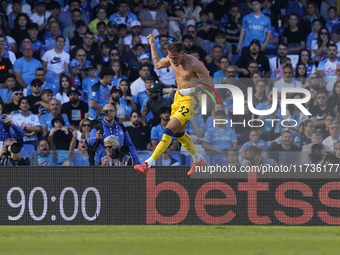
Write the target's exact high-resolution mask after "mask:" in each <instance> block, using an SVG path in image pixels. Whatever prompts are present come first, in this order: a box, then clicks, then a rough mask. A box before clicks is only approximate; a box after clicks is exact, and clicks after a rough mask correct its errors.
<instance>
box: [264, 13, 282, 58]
mask: <svg viewBox="0 0 340 255" xmlns="http://www.w3.org/2000/svg"><path fill="white" fill-rule="evenodd" d="M262 13H263V14H264V15H266V16H267V17H268V18H270V19H271V16H272V12H271V10H269V9H264V10H263V11H262ZM270 31H271V32H272V34H271V38H270V40H269V43H268V45H267V49H266V52H265V53H266V55H275V54H276V49H277V47H278V43H279V37H280V34H279V30H278V29H277V28H276V27H275V26H273V25H272V26H271V27H270Z"/></svg>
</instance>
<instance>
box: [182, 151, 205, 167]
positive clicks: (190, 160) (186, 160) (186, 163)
mask: <svg viewBox="0 0 340 255" xmlns="http://www.w3.org/2000/svg"><path fill="white" fill-rule="evenodd" d="M202 156H203V158H204V159H205V160H206V161H207V166H211V159H210V155H208V154H203V155H202ZM191 162H192V158H191V155H187V156H186V159H185V165H186V166H190V165H191Z"/></svg>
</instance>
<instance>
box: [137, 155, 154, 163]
mask: <svg viewBox="0 0 340 255" xmlns="http://www.w3.org/2000/svg"><path fill="white" fill-rule="evenodd" d="M137 156H138V160H139V163H143V162H144V161H145V160H147V159H148V158H150V156H151V153H147V152H139V153H138V152H137Z"/></svg>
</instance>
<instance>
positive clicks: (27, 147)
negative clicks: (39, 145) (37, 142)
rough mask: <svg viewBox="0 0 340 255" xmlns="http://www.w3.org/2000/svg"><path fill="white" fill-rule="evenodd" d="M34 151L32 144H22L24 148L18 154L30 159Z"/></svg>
mask: <svg viewBox="0 0 340 255" xmlns="http://www.w3.org/2000/svg"><path fill="white" fill-rule="evenodd" d="M33 151H35V147H34V145H32V144H24V147H23V149H22V151H21V152H20V154H21V155H22V156H28V157H32V152H33Z"/></svg>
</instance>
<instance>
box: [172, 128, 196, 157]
mask: <svg viewBox="0 0 340 255" xmlns="http://www.w3.org/2000/svg"><path fill="white" fill-rule="evenodd" d="M175 138H176V139H177V140H178V141H179V142H180V143H181V144H182V145H183V147H184V148H185V149H186V150H187V151H188V152H189V153H190V154H191V155H196V154H197V151H196V148H195V145H194V143H193V142H192V140H191V138H190V136H189V135H188V134H187V133H186V132H185V133H184V132H183V133H177V134H175Z"/></svg>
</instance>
